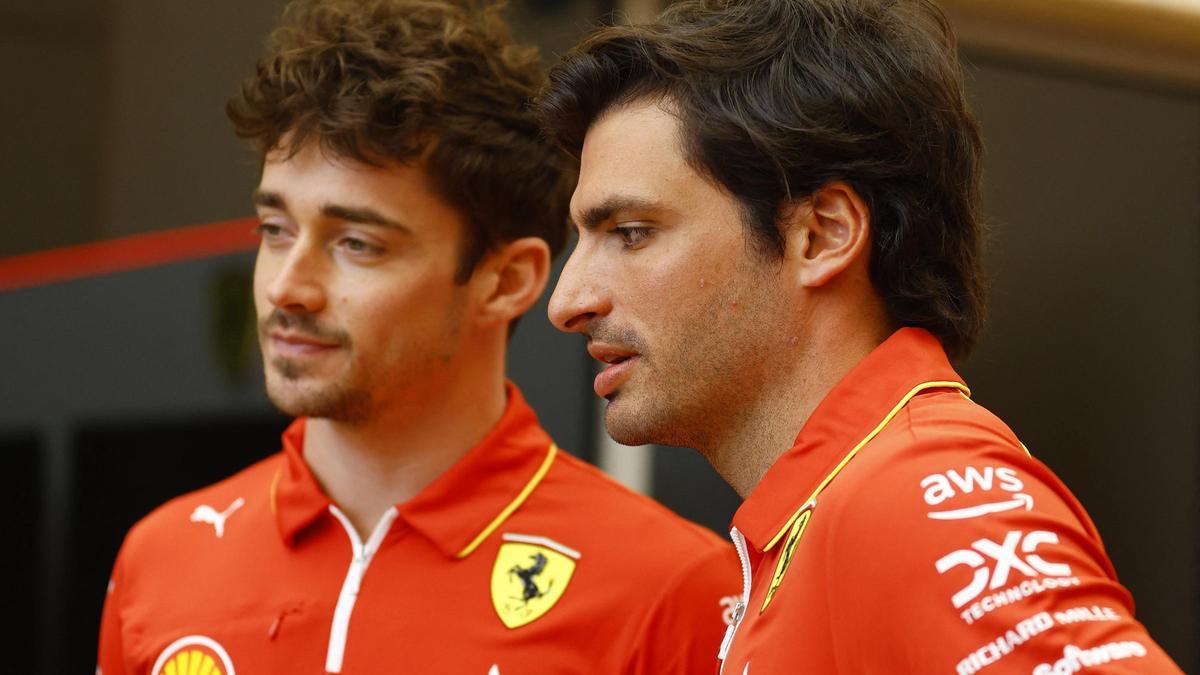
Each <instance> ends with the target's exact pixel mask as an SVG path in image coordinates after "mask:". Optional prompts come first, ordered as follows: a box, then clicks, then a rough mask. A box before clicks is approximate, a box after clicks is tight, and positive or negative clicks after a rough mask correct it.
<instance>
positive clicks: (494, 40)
mask: <svg viewBox="0 0 1200 675" xmlns="http://www.w3.org/2000/svg"><path fill="white" fill-rule="evenodd" d="M500 9H501V5H500V4H497V3H487V2H485V3H482V4H480V3H466V2H452V1H449V0H299V1H297V2H293V3H291V4H290V5H288V7H287V8H286V9H285V10H284V13H283V18H282V21H281V22H280V25H279V26H278V27H277V28H276V29H275V30H274V32H272V33H271V35H270V37H269V38H268V42H267V47H266V50H265V52H264V54H263V56H262V57H261V58H260V60H259V62H258V67H257V69H256V70H255V73H254V74H253V75H251V76H250V77H248V78H247V79H246V80H245V82H243V84H242V87H241V90H240V92H239V93H238V95H237V96H235V97H234V98H232V99H231V100H230V101H229V103H228V104H227V105H226V107H225V111H226V114H227V115H228V116H229V119H230V120H231V121H232V122H233V126H234V130H235V131H236V133H237V134H238V135H239V136H241V137H243V138H246V139H250V140H251V141H253V143H254V145H255V147H256V149H257V150H258V152H259V153H260V155H261V156H262V157H265V156H266V154H267V153H268V152H270V151H272V150H276V149H281V150H283V151H285V152H289V153H295V152H297V151H299V150H300V149H301V148H302V147H303V146H304V145H305V144H306V143H308V142H309V141H310V140H313V139H316V140H317V141H319V142H320V143H321V145H322V147H323V149H324V150H326V151H328V152H331V153H332V154H333V155H334V156H337V157H345V158H350V159H353V160H356V161H359V162H363V163H366V164H373V165H381V164H384V163H386V162H399V163H416V164H418V165H419V166H420V167H421V168H422V169H424V170H425V171H426V172H427V173H428V175H429V176H430V178H431V179H432V182H433V185H434V186H435V189H437V190H438V191H439V192H440V195H441V196H442V197H443V198H444V199H446V201H448V202H449V203H450V204H452V205H454V206H455V207H457V208H458V209H459V211H460V212H461V213H462V215H463V216H464V218H465V220H466V221H467V223H468V227H469V232H468V235H467V237H466V240H465V241H464V242H463V248H462V254H461V256H460V261H459V269H458V273H457V275H456V278H457V280H458V281H459V282H463V281H465V280H466V279H467V278H469V277H470V275H471V272H472V271H473V270H474V268H475V265H476V264H477V263H478V262H479V260H480V259H481V258H482V257H483V255H484V254H486V253H487V252H488V251H489V250H491V249H492V248H493V247H494V246H496V245H498V244H499V243H502V242H505V241H512V240H514V239H518V238H520V237H524V236H537V237H541V238H543V239H545V240H546V241H547V242H548V243H549V245H550V249H551V252H552V253H554V254H557V253H558V251H560V250H561V249H562V246H563V243H564V241H565V239H566V232H567V230H566V223H567V219H566V213H567V203H568V199H569V198H570V189H571V184H572V172H571V171H570V170H569V162H568V161H565V160H564V158H563V157H562V154H561V152H559V150H558V149H557V148H555V147H554V145H553V144H552V143H550V142H548V141H547V140H546V139H544V138H543V137H542V136H541V135H540V133H539V129H538V124H537V120H536V118H535V116H534V114H533V111H532V110H531V109H530V106H529V99H530V98H531V97H532V96H533V95H534V94H535V93H536V92H537V90H538V88H539V87H540V86H541V85H542V84H543V83H544V81H545V80H544V78H545V76H544V74H543V72H542V69H541V65H540V63H539V59H538V55H537V51H536V50H535V49H533V48H529V47H522V46H520V45H517V44H516V43H514V42H513V39H512V37H511V35H510V32H509V29H508V27H507V25H506V24H505V23H504V21H503V20H502V19H501V17H500ZM281 144H282V145H281Z"/></svg>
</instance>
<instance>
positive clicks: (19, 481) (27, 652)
mask: <svg viewBox="0 0 1200 675" xmlns="http://www.w3.org/2000/svg"><path fill="white" fill-rule="evenodd" d="M0 457H3V458H4V459H3V461H4V472H5V474H6V475H7V477H8V480H6V481H5V486H4V489H3V490H0V508H2V509H3V510H4V511H3V512H4V513H5V514H7V517H6V518H5V519H4V522H5V523H6V529H7V532H6V533H5V550H4V556H3V557H4V568H3V569H4V576H5V578H6V579H8V580H9V582H10V583H8V584H6V587H7V590H8V592H7V593H6V594H5V597H6V599H7V602H6V603H5V606H6V607H7V608H8V612H7V613H8V615H9V617H10V618H12V617H21V618H20V620H17V621H14V622H13V623H12V624H10V626H11V627H10V628H6V629H5V631H4V632H5V641H6V642H7V643H8V644H11V645H14V646H18V645H19V646H25V647H27V646H29V645H33V644H36V638H37V633H36V631H37V628H38V626H39V624H40V621H41V611H40V608H39V606H38V602H37V600H38V598H37V592H38V588H39V586H38V579H39V573H40V567H41V566H40V565H39V564H38V563H39V558H40V556H41V543H42V541H41V530H42V509H41V498H40V495H39V492H38V485H39V484H40V478H41V471H42V462H41V445H40V444H39V443H38V440H37V435H36V434H35V433H34V432H32V431H29V432H27V433H26V432H5V433H4V434H0ZM9 652H10V653H9V654H8V655H7V656H6V657H5V659H4V660H5V663H4V671H5V672H14V673H29V672H33V669H34V661H33V659H34V651H33V650H32V649H28V648H19V649H10V650H9Z"/></svg>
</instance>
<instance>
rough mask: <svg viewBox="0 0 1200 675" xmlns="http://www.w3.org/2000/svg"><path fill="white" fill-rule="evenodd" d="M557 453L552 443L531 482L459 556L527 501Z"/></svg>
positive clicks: (479, 542)
mask: <svg viewBox="0 0 1200 675" xmlns="http://www.w3.org/2000/svg"><path fill="white" fill-rule="evenodd" d="M557 453H558V446H556V445H554V444H553V443H551V444H550V451H549V452H547V453H546V459H544V460H542V465H541V466H539V467H538V470H537V472H536V473H534V474H533V478H530V479H529V482H528V483H526V484H525V487H523V488H521V492H520V493H519V494H517V496H516V498H515V499H513V500H512V501H511V502H509V504H508V506H506V507H504V510H503V511H501V512H500V515H498V516H496V517H495V519H493V520H492V522H490V523H488V526H487V527H485V528H483V531H482V532H480V533H479V534H478V535H476V536H475V538H474V539H472V540H471V543H469V544H467V546H466V548H464V549H463V550H461V551H459V552H458V555H457V557H459V558H465V557H467V556H469V555H471V554H472V553H474V552H475V549H477V548H479V545H480V544H482V543H483V540H484V539H487V538H488V536H489V535H490V534H491V533H492V532H495V531H496V528H497V527H500V524H501V523H503V522H504V521H505V520H507V519H508V517H509V516H511V515H512V512H513V511H516V510H517V508H519V507H520V506H521V504H523V503H525V500H526V499H528V498H529V495H530V494H531V493H532V492H533V489H534V488H536V487H537V486H538V483H541V482H542V479H543V478H545V477H546V472H548V471H550V465H551V464H553V463H554V455H555V454H557Z"/></svg>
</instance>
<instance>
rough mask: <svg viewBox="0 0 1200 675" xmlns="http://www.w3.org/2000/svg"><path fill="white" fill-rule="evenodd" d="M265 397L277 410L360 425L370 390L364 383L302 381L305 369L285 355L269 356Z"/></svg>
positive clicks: (369, 405) (366, 415)
mask: <svg viewBox="0 0 1200 675" xmlns="http://www.w3.org/2000/svg"><path fill="white" fill-rule="evenodd" d="M267 368H268V369H273V370H274V376H272V374H271V373H270V372H268V373H267V374H266V379H267V398H268V399H270V401H271V403H272V404H273V405H274V406H275V407H276V408H278V409H279V411H280V412H282V413H284V414H285V415H289V416H291V417H318V418H324V419H328V420H332V421H335V422H343V423H346V424H353V425H361V424H364V423H366V422H367V421H368V420H369V419H370V418H371V410H372V409H373V408H374V406H373V405H372V398H371V394H370V393H369V392H368V391H367V389H366V388H365V387H361V386H359V387H355V386H350V385H348V384H346V383H345V382H344V381H336V382H330V383H328V384H319V383H315V382H310V383H306V382H304V379H305V378H306V373H305V372H304V371H305V369H304V368H301V367H300V366H299V365H298V364H296V363H295V362H294V361H291V360H289V359H285V358H276V359H272V360H271V363H270V364H269V365H268V366H267Z"/></svg>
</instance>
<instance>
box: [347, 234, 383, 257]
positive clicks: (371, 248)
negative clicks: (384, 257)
mask: <svg viewBox="0 0 1200 675" xmlns="http://www.w3.org/2000/svg"><path fill="white" fill-rule="evenodd" d="M342 246H343V247H344V248H345V249H346V250H347V251H350V252H351V253H367V254H376V253H382V252H383V247H381V246H376V245H374V244H372V243H369V242H366V241H363V240H362V239H358V238H355V237H345V238H343V239H342Z"/></svg>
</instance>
